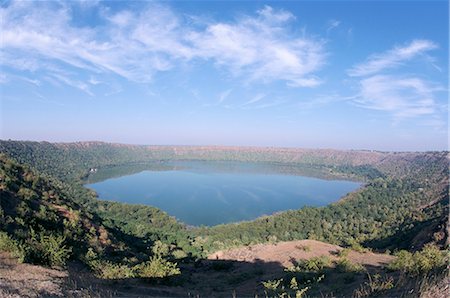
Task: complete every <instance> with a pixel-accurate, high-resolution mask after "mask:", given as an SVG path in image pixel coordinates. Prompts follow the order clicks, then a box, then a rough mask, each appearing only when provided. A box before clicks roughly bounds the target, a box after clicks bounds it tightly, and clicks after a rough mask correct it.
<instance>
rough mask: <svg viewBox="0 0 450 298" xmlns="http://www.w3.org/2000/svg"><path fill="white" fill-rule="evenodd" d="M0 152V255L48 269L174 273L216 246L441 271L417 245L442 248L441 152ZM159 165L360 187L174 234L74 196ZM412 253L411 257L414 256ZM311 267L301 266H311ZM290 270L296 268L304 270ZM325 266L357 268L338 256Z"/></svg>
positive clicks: (444, 173)
mask: <svg viewBox="0 0 450 298" xmlns="http://www.w3.org/2000/svg"><path fill="white" fill-rule="evenodd" d="M0 153H1V155H0V195H1V196H0V207H1V209H0V215H1V216H0V230H1V232H0V250H8V251H10V252H12V253H13V254H14V255H16V256H18V257H19V258H21V259H22V260H23V261H26V262H33V263H39V264H46V265H49V266H62V265H64V264H65V263H66V262H67V261H68V260H69V259H72V260H79V261H81V262H83V263H84V264H86V265H87V266H88V267H89V268H91V269H92V270H93V271H94V272H96V273H97V275H98V276H101V277H104V278H129V277H154V278H161V277H164V276H171V275H177V274H179V273H180V271H179V268H178V267H177V265H176V263H177V262H178V263H180V262H181V263H186V262H187V263H188V262H192V261H195V260H198V259H199V258H202V257H205V256H206V255H207V254H208V253H211V252H213V251H216V250H219V249H226V248H230V247H234V246H241V245H249V244H255V243H262V242H277V241H286V240H297V239H316V240H321V241H325V242H329V243H334V244H338V245H342V246H348V247H351V248H353V249H356V250H360V251H363V250H364V249H365V248H370V249H376V250H383V251H385V250H387V249H389V250H391V251H396V250H400V249H406V250H408V251H411V252H408V251H405V252H399V253H397V256H398V261H397V263H393V264H392V265H391V269H392V270H399V271H402V272H405V274H412V273H414V274H415V275H417V274H419V275H420V274H423V273H427V272H429V271H430V270H428V268H436V267H442V258H441V257H437V256H438V255H439V253H436V250H435V249H436V246H433V248H430V247H431V246H429V245H426V244H427V243H434V244H437V245H438V246H439V247H444V246H445V245H446V244H448V243H446V241H447V239H448V235H447V230H446V225H447V220H448V215H447V214H448V199H449V197H448V178H449V177H448V153H447V152H426V153H383V152H370V151H334V150H300V149H275V148H234V147H228V148H218V147H156V146H154V147H148V146H128V145H116V144H106V143H99V142H90V143H71V144H52V143H47V142H42V143H38V142H18V141H0ZM168 160H214V161H227V160H230V161H251V162H264V163H276V164H277V165H279V166H281V167H284V168H285V171H286V172H295V173H297V171H300V170H298V169H301V168H302V169H304V170H305V169H307V171H308V172H309V173H314V175H317V176H323V177H341V178H342V177H345V178H348V179H357V180H360V181H365V185H364V186H363V187H362V188H361V189H359V190H358V191H356V192H354V193H351V194H349V195H348V196H347V197H345V198H343V199H342V200H341V201H339V202H337V203H335V204H332V205H329V206H326V207H320V208H313V207H305V208H302V209H300V210H293V211H286V212H281V213H278V214H275V215H272V216H266V217H262V218H258V219H256V220H254V221H249V222H241V223H234V224H227V225H219V226H215V227H211V228H206V227H202V228H192V227H190V228H189V227H186V226H185V225H184V224H183V223H180V222H178V221H176V220H175V219H174V218H172V217H170V216H168V215H167V214H166V213H165V212H163V211H161V210H159V209H157V208H154V207H150V206H138V205H127V204H122V203H115V202H107V201H99V200H97V199H96V195H95V193H93V192H92V191H90V190H88V189H86V188H84V187H83V183H84V182H85V181H86V178H87V177H88V173H89V170H90V169H93V168H102V169H107V168H108V167H113V166H116V165H133V167H130V169H129V170H130V171H132V168H135V166H136V165H137V166H142V167H143V168H144V167H145V163H153V164H154V163H157V164H161V167H164V162H166V161H168ZM422 248H423V251H424V252H423V253H422V252H421V253H414V251H417V250H421V249H422ZM433 249H434V250H433ZM423 255H427V256H428V257H430V256H431V257H430V258H431V259H433V258H434V261H430V260H429V259H427V258H426V257H423ZM424 260H425V261H424ZM316 261H317V262H316ZM320 261H321V260H312V261H311V262H310V263H307V264H306V263H305V264H301V266H309V265H311V266H312V265H317V264H319V265H320V264H321V263H320ZM314 262H316V263H317V264H316V263H314ZM427 262H428V263H427ZM433 262H434V263H433ZM420 264H422V265H420ZM424 264H425V265H424ZM320 266H322V265H320ZM427 266H428V267H427ZM430 266H431V267H430ZM299 268H300V267H299ZM302 268H303V267H302ZM302 268H300V269H301V270H300V269H298V270H299V271H302V272H304V271H305V270H304V268H303V269H302ZM336 268H338V270H341V271H343V272H344V271H345V272H347V271H352V272H353V271H354V272H358V271H359V270H361V268H359V267H358V266H356V265H355V264H351V263H349V262H348V260H346V259H345V258H343V259H342V260H341V261H340V263H339V264H336ZM424 268H425V269H426V270H425V269H424ZM308 270H309V269H308ZM317 271H321V270H317ZM319 277H320V276H319V275H317V276H316V278H319ZM287 278H288V279H287ZM292 278H294V279H292ZM298 280H299V276H298V275H294V276H292V274H291V275H289V276H288V277H286V278H285V279H284V282H285V283H284V284H283V283H282V282H279V283H278V284H277V281H276V280H275V281H273V282H274V284H270V283H267V286H268V287H269V288H270V287H272V290H273V293H275V292H277V291H279V290H280V289H281V288H283V291H285V290H284V289H286V291H288V292H287V293H288V294H289V293H290V294H289V295H291V294H292V295H295V294H296V293H297V292H298V291H303V289H304V288H302V287H301V286H300V284H298ZM291 282H292V284H290V283H291ZM377 282H379V283H380V284H383V282H385V281H381V280H380V281H377ZM275 284H276V286H275ZM382 288H383V287H382ZM272 290H270V289H268V292H267V293H269V292H270V291H272ZM384 290H386V289H385V288H383V291H384ZM289 291H290V292H289ZM304 291H306V290H304ZM364 291H365V289H364V288H361V292H362V293H363V292H364ZM267 293H266V294H267ZM277 293H278V292H277Z"/></svg>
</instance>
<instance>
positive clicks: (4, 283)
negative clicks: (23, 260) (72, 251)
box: [0, 252, 68, 297]
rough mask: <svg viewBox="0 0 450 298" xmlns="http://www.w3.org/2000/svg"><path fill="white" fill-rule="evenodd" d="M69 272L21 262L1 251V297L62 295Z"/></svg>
mask: <svg viewBox="0 0 450 298" xmlns="http://www.w3.org/2000/svg"><path fill="white" fill-rule="evenodd" d="M67 276H68V274H67V272H66V271H61V270H55V269H49V268H44V267H41V266H34V265H30V264H19V263H17V260H16V259H15V258H12V257H11V256H10V255H9V254H8V253H3V252H0V297H62V296H63V284H64V282H65V280H66V279H67Z"/></svg>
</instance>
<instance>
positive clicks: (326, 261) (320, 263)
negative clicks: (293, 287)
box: [298, 256, 331, 272]
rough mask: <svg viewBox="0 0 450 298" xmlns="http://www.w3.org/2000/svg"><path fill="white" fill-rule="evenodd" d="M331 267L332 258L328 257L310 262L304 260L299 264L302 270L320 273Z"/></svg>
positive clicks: (321, 257)
mask: <svg viewBox="0 0 450 298" xmlns="http://www.w3.org/2000/svg"><path fill="white" fill-rule="evenodd" d="M330 265H331V261H330V258H328V257H327V256H320V257H315V258H311V259H309V260H303V261H301V262H299V264H298V267H299V269H300V270H304V271H313V272H318V271H321V270H323V269H324V268H325V267H329V266H330Z"/></svg>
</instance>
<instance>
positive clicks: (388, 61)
mask: <svg viewBox="0 0 450 298" xmlns="http://www.w3.org/2000/svg"><path fill="white" fill-rule="evenodd" d="M437 47H438V46H437V45H436V44H435V43H434V42H432V41H430V40H424V39H416V40H413V41H412V42H411V43H409V44H407V45H405V46H397V47H394V48H393V49H391V50H389V51H387V52H385V53H381V54H374V55H372V56H370V57H369V58H368V59H367V60H366V61H365V62H363V63H361V64H357V65H355V66H354V67H352V68H351V69H349V70H348V71H347V73H348V74H349V75H350V76H354V77H359V76H367V75H372V74H375V73H378V72H380V71H382V70H386V69H390V68H395V67H398V66H401V65H402V63H404V62H406V61H408V60H411V59H413V58H415V57H417V56H418V55H421V54H424V53H425V52H428V51H431V50H434V49H436V48H437Z"/></svg>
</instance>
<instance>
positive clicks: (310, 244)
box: [208, 240, 394, 267]
mask: <svg viewBox="0 0 450 298" xmlns="http://www.w3.org/2000/svg"><path fill="white" fill-rule="evenodd" d="M342 249H343V248H342V247H340V246H338V245H333V244H328V243H324V242H321V241H316V240H298V241H288V242H279V243H276V244H257V245H251V246H246V247H241V248H235V249H231V250H227V251H218V252H215V253H213V254H211V255H210V256H209V257H208V259H210V260H234V261H244V262H256V261H263V262H277V263H280V264H281V265H282V266H284V267H289V266H291V265H294V263H293V260H297V261H298V260H307V259H311V258H314V257H320V256H327V257H329V258H330V259H331V260H338V256H337V253H338V252H339V251H341V250H342ZM393 258H394V257H393V256H390V255H387V254H377V253H372V252H365V253H360V252H356V251H350V252H349V254H348V259H349V260H350V261H352V262H354V263H358V264H361V265H363V266H374V267H380V266H383V265H385V264H387V263H389V262H391V261H392V260H393Z"/></svg>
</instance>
